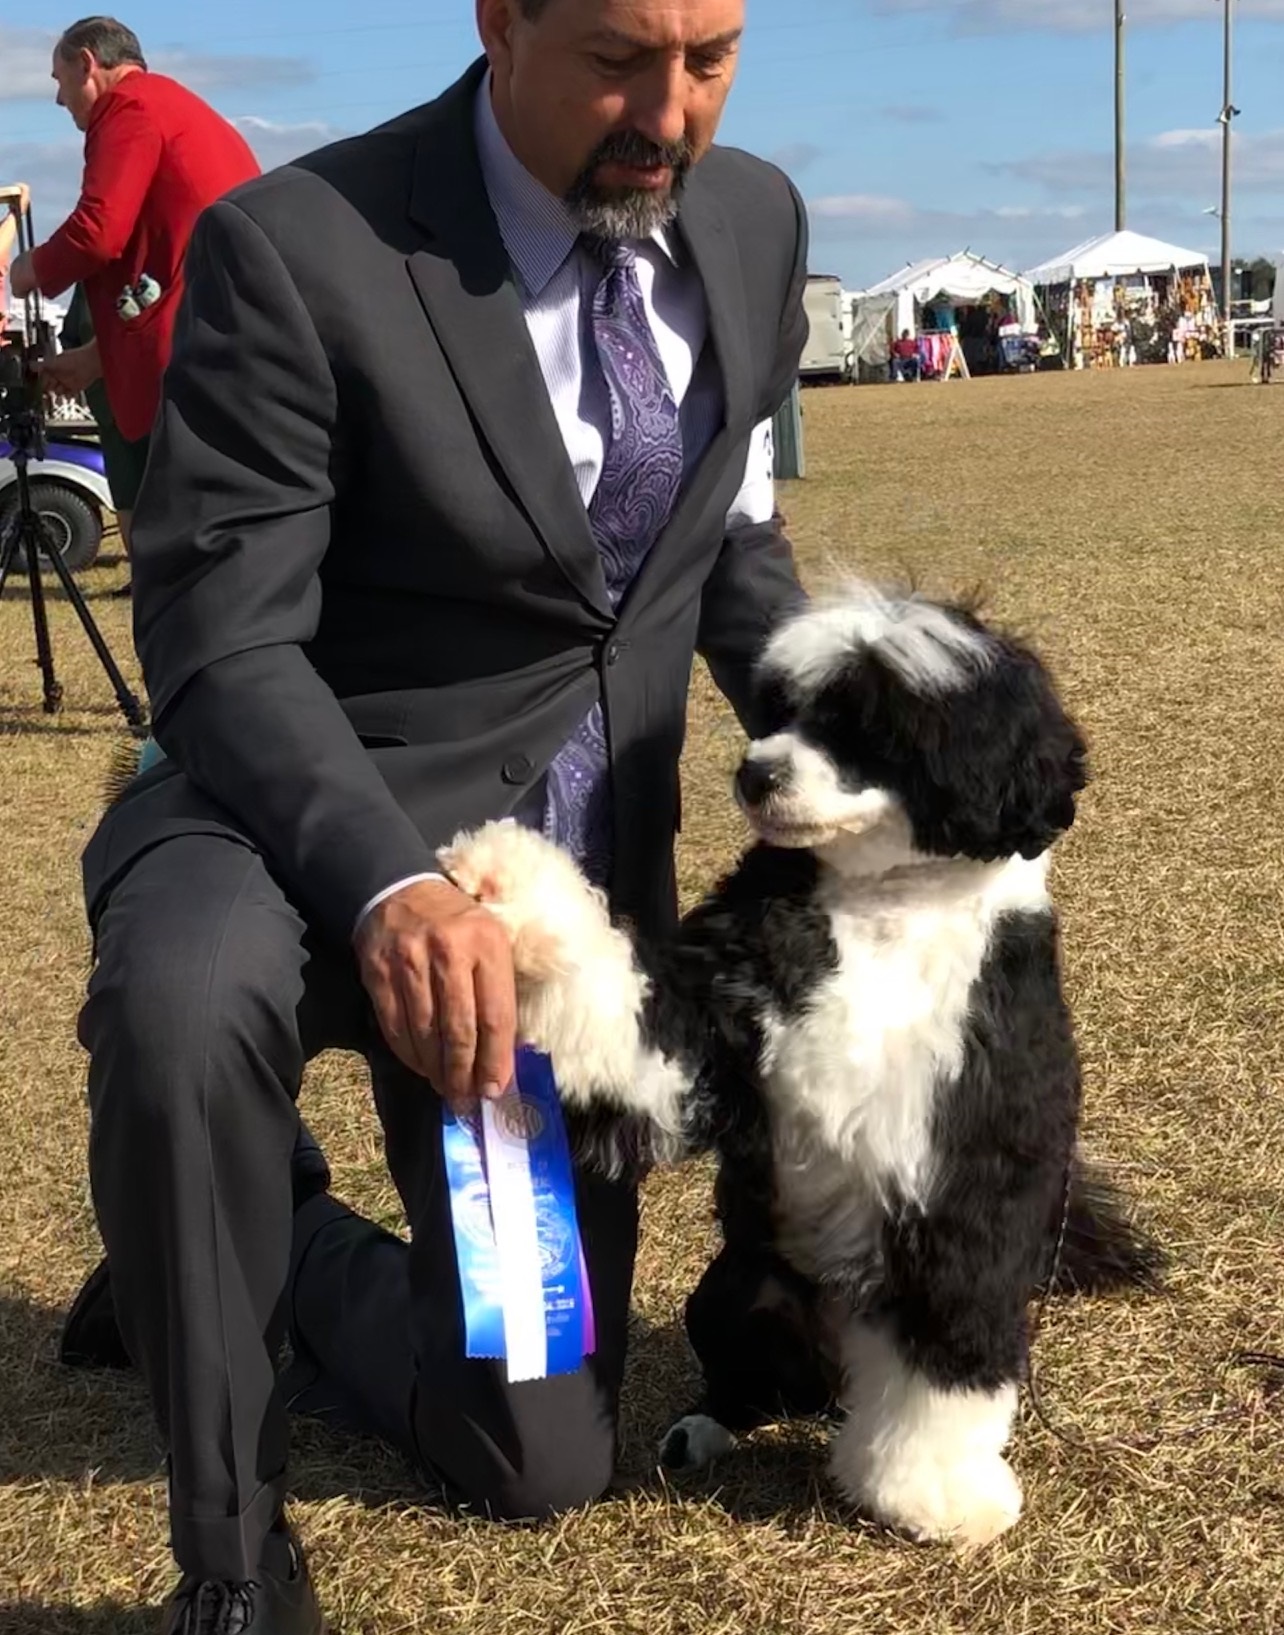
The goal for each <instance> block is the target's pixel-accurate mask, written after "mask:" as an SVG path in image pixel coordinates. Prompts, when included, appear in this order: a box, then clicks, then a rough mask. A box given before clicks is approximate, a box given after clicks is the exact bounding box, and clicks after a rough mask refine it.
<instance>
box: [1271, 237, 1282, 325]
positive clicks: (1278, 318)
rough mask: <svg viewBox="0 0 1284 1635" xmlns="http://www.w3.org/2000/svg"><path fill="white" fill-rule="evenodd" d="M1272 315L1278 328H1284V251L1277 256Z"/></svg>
mask: <svg viewBox="0 0 1284 1635" xmlns="http://www.w3.org/2000/svg"><path fill="white" fill-rule="evenodd" d="M1271 315H1272V317H1273V318H1274V320H1275V326H1276V328H1277V329H1284V252H1282V253H1281V254H1279V255H1277V256H1276V257H1275V301H1274V304H1273V305H1272V307H1271Z"/></svg>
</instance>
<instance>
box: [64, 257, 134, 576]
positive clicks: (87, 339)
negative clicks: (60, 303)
mask: <svg viewBox="0 0 1284 1635" xmlns="http://www.w3.org/2000/svg"><path fill="white" fill-rule="evenodd" d="M58 340H59V343H60V344H61V345H62V347H63V348H64V349H66V350H71V349H73V348H76V347H82V346H92V345H93V341H94V320H93V318H92V317H91V315H90V312H89V299H88V297H87V296H86V294H85V286H84V285H83V284H77V285H76V288H75V290H74V292H73V293H72V297H71V304H70V305H69V306H68V308H67V316H66V317H65V318H64V319H63V321H62V329H61V331H60V332H59V336H58ZM54 373H55V371H53V370H50V369H48V368H46V370H45V377H46V380H49V379H50V378H51V376H52V375H53V374H54ZM84 398H85V402H86V404H87V405H88V407H89V413H90V415H91V416H92V418H93V422H94V425H95V426H97V428H98V441H99V444H100V445H101V447H102V451H103V465H104V467H105V468H106V472H107V486H108V487H109V488H110V489H111V498H112V504H113V506H115V508H116V513H117V515H118V516H119V514H120V512H121V510H122V509H125V508H126V507H127V505H128V504H129V503H130V496H131V494H133V493H134V492H136V489H137V483H136V473H135V470H134V453H133V450H132V448H131V446H130V443H129V440H128V439H127V438H125V437H122V436H121V434H120V427H119V426H118V425H117V424H116V420H115V417H114V416H113V414H112V412H111V400H110V399H109V398H108V396H107V387H106V385H105V384H104V382H103V378H102V376H101V375H99V377H98V378H97V379H96V380H91V381H90V383H89V385H88V386H87V387H86V388H85V391H84ZM123 537H124V536H123V534H122V538H123ZM112 594H113V595H115V596H127V595H128V594H129V586H128V585H124V586H122V587H121V588H120V590H117V591H114V592H113V593H112Z"/></svg>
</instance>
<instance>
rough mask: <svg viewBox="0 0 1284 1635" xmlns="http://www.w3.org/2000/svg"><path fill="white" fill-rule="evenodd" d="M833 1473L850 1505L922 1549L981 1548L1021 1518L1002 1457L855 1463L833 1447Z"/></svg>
mask: <svg viewBox="0 0 1284 1635" xmlns="http://www.w3.org/2000/svg"><path fill="white" fill-rule="evenodd" d="M840 1444H841V1437H840ZM849 1453H850V1450H849ZM831 1469H832V1471H833V1474H834V1478H835V1481H836V1483H837V1486H838V1488H839V1491H840V1492H841V1493H842V1495H843V1497H844V1498H845V1499H847V1500H848V1502H849V1503H851V1504H854V1505H855V1506H857V1508H859V1509H860V1510H862V1511H864V1512H865V1514H866V1515H868V1516H871V1517H872V1518H873V1519H874V1520H875V1521H879V1522H882V1523H883V1524H884V1525H885V1526H888V1527H891V1528H894V1529H895V1530H896V1531H897V1532H899V1533H904V1534H905V1535H906V1536H907V1537H909V1538H912V1539H914V1540H916V1541H917V1542H919V1543H922V1544H928V1543H946V1544H952V1545H953V1546H954V1547H955V1548H956V1549H960V1550H977V1549H981V1548H983V1547H984V1546H985V1545H987V1544H992V1543H993V1542H994V1540H995V1539H997V1538H999V1537H1000V1536H1001V1535H1002V1534H1003V1533H1006V1532H1007V1531H1008V1529H1009V1528H1010V1527H1014V1526H1015V1525H1016V1523H1017V1522H1018V1521H1019V1520H1020V1518H1021V1508H1022V1503H1023V1500H1022V1494H1021V1483H1020V1481H1019V1480H1018V1479H1017V1474H1016V1472H1015V1471H1014V1470H1013V1469H1012V1466H1011V1465H1010V1464H1009V1463H1008V1462H1007V1460H1006V1459H1005V1458H1004V1457H1003V1455H1002V1454H998V1453H993V1454H987V1453H975V1454H973V1455H972V1456H971V1457H970V1458H964V1459H961V1460H958V1461H957V1462H955V1463H949V1462H947V1461H945V1460H943V1459H937V1458H933V1457H932V1456H931V1454H930V1452H920V1453H919V1454H918V1456H916V1457H912V1458H908V1459H904V1460H902V1459H895V1458H893V1459H890V1460H873V1459H857V1460H852V1459H851V1458H850V1456H849V1457H848V1458H846V1459H844V1458H842V1457H841V1456H840V1453H839V1448H838V1447H836V1448H835V1458H834V1461H833V1465H832V1466H831Z"/></svg>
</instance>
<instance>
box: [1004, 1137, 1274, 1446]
mask: <svg viewBox="0 0 1284 1635" xmlns="http://www.w3.org/2000/svg"><path fill="white" fill-rule="evenodd" d="M1072 1179H1073V1160H1071V1161H1070V1162H1069V1163H1067V1165H1066V1172H1065V1181H1064V1183H1063V1187H1062V1197H1061V1225H1060V1227H1059V1228H1058V1231H1057V1238H1056V1243H1055V1245H1054V1246H1053V1250H1052V1254H1051V1256H1050V1258H1049V1261H1048V1270H1047V1275H1046V1277H1045V1279H1044V1284H1043V1291H1042V1293H1041V1294H1040V1296H1039V1303H1038V1305H1037V1306H1036V1307H1035V1311H1034V1318H1033V1320H1032V1322H1031V1324H1030V1347H1029V1349H1030V1355H1029V1358H1028V1360H1027V1363H1026V1375H1025V1388H1026V1391H1027V1392H1028V1394H1029V1398H1030V1407H1031V1408H1032V1409H1033V1410H1034V1415H1035V1418H1036V1419H1037V1420H1038V1421H1039V1423H1040V1424H1041V1425H1042V1426H1043V1428H1044V1430H1045V1431H1047V1432H1048V1434H1049V1435H1050V1436H1052V1437H1054V1438H1055V1439H1056V1440H1057V1441H1058V1442H1063V1443H1064V1444H1065V1445H1066V1446H1067V1447H1071V1448H1077V1449H1078V1450H1079V1451H1080V1452H1083V1453H1109V1452H1114V1453H1151V1452H1153V1451H1154V1450H1155V1449H1156V1448H1160V1447H1164V1446H1166V1445H1167V1444H1170V1443H1178V1442H1189V1441H1193V1440H1194V1439H1195V1438H1196V1437H1200V1436H1204V1435H1206V1434H1207V1433H1208V1432H1209V1431H1211V1430H1215V1429H1216V1428H1217V1427H1218V1426H1219V1425H1227V1424H1232V1423H1234V1422H1235V1421H1236V1420H1240V1419H1254V1418H1256V1417H1257V1415H1258V1414H1260V1413H1262V1412H1264V1411H1267V1410H1269V1409H1270V1408H1271V1407H1272V1406H1273V1405H1274V1400H1275V1398H1276V1397H1278V1396H1279V1395H1280V1393H1281V1391H1284V1356H1281V1355H1279V1354H1277V1353H1276V1352H1273V1351H1232V1352H1231V1353H1230V1354H1229V1356H1228V1357H1227V1359H1226V1361H1227V1362H1228V1364H1229V1365H1230V1366H1231V1367H1232V1368H1263V1369H1266V1370H1267V1371H1268V1373H1269V1374H1270V1375H1272V1376H1274V1377H1273V1378H1270V1379H1268V1380H1267V1381H1266V1382H1264V1383H1263V1384H1262V1385H1261V1387H1260V1388H1259V1389H1258V1391H1257V1392H1256V1394H1255V1395H1254V1396H1253V1397H1251V1398H1250V1399H1249V1401H1247V1402H1240V1403H1232V1404H1231V1405H1230V1406H1228V1407H1226V1408H1217V1409H1214V1410H1213V1411H1212V1412H1210V1413H1207V1414H1201V1415H1200V1416H1199V1417H1198V1418H1197V1419H1194V1420H1192V1421H1191V1422H1190V1423H1189V1424H1188V1425H1182V1426H1177V1427H1175V1428H1173V1429H1171V1430H1160V1431H1152V1432H1151V1433H1150V1434H1149V1435H1147V1436H1132V1437H1120V1436H1105V1437H1096V1438H1093V1437H1090V1436H1088V1435H1086V1434H1085V1433H1084V1432H1083V1431H1081V1430H1080V1429H1079V1428H1078V1426H1070V1427H1067V1426H1065V1425H1059V1424H1057V1422H1056V1421H1055V1420H1054V1419H1053V1417H1052V1415H1051V1414H1050V1413H1049V1412H1048V1406H1047V1402H1046V1400H1045V1398H1044V1395H1043V1391H1042V1388H1041V1387H1040V1384H1039V1376H1038V1370H1037V1369H1036V1368H1035V1364H1034V1345H1035V1341H1036V1340H1037V1339H1038V1337H1039V1333H1040V1330H1041V1329H1042V1327H1043V1319H1044V1316H1045V1314H1046V1312H1047V1309H1048V1302H1049V1300H1051V1298H1052V1292H1053V1289H1054V1287H1055V1285H1056V1281H1057V1274H1058V1273H1059V1272H1060V1270H1061V1263H1062V1258H1063V1256H1064V1254H1065V1246H1066V1237H1067V1234H1068V1232H1069V1229H1070V1191H1071V1184H1072Z"/></svg>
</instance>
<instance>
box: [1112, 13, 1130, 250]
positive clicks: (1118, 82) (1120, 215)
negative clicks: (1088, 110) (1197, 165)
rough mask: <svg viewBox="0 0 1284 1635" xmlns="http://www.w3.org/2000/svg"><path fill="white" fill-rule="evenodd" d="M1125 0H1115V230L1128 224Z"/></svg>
mask: <svg viewBox="0 0 1284 1635" xmlns="http://www.w3.org/2000/svg"><path fill="white" fill-rule="evenodd" d="M1124 21H1125V19H1124V0H1115V232H1116V233H1122V232H1123V230H1124V227H1125V226H1126V225H1127V222H1126V217H1127V210H1126V207H1125V206H1126V195H1125V190H1124V169H1125V167H1124Z"/></svg>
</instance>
